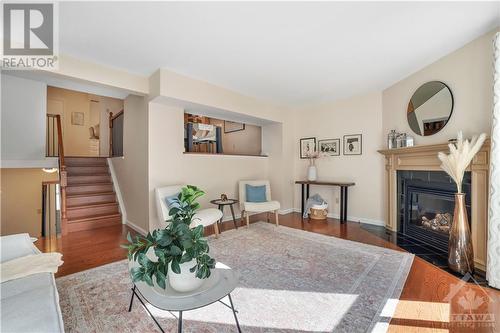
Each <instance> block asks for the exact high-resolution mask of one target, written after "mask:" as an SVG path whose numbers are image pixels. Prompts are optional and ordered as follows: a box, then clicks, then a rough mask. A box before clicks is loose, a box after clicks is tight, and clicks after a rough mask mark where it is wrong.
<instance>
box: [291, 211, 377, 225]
mask: <svg viewBox="0 0 500 333" xmlns="http://www.w3.org/2000/svg"><path fill="white" fill-rule="evenodd" d="M293 211H294V212H295V213H300V212H301V210H300V208H294V209H293ZM327 217H329V218H332V219H339V218H340V214H338V213H328V215H327ZM347 220H348V221H350V222H358V223H365V224H372V225H377V226H381V227H385V222H384V221H380V220H375V219H370V218H366V217H357V216H351V215H348V216H347Z"/></svg>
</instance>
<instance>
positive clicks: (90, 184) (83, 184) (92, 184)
mask: <svg viewBox="0 0 500 333" xmlns="http://www.w3.org/2000/svg"><path fill="white" fill-rule="evenodd" d="M95 185H113V183H112V182H93V183H78V184H68V185H67V186H66V187H78V186H95Z"/></svg>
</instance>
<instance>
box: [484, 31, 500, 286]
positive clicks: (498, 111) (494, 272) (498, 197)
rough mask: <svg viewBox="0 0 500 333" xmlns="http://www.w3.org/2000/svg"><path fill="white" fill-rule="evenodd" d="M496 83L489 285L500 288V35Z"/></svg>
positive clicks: (496, 48)
mask: <svg viewBox="0 0 500 333" xmlns="http://www.w3.org/2000/svg"><path fill="white" fill-rule="evenodd" d="M493 49H494V51H493V52H494V59H495V62H494V81H493V94H494V97H493V114H492V121H491V124H492V125H491V152H490V200H489V214H488V215H489V219H488V261H487V266H486V279H487V280H488V284H489V285H490V286H492V287H495V288H500V33H498V32H497V33H496V35H495V38H494V41H493Z"/></svg>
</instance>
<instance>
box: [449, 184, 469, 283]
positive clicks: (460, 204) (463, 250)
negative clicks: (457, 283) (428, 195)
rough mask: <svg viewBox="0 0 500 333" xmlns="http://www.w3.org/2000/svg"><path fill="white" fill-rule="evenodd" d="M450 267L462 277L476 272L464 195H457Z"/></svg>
mask: <svg viewBox="0 0 500 333" xmlns="http://www.w3.org/2000/svg"><path fill="white" fill-rule="evenodd" d="M448 267H449V268H450V269H451V270H452V271H454V272H457V273H460V274H462V275H465V274H466V273H472V272H474V251H473V249H472V238H471V232H470V228H469V220H468V218H467V209H466V207H465V194H464V193H457V194H455V211H454V213H453V224H452V226H451V230H450V239H449V242H448Z"/></svg>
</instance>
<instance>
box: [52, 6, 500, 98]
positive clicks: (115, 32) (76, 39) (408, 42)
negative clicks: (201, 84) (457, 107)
mask: <svg viewBox="0 0 500 333" xmlns="http://www.w3.org/2000/svg"><path fill="white" fill-rule="evenodd" d="M59 12H60V20H59V33H60V41H59V43H60V52H61V53H63V54H68V55H72V56H75V57H78V58H81V59H86V60H89V61H93V62H97V63H100V64H104V65H108V66H112V67H115V68H121V69H125V70H127V71H130V72H134V73H139V74H143V75H150V74H151V73H152V72H154V71H155V70H156V69H158V68H168V69H171V70H173V71H175V72H178V73H181V74H185V75H187V76H190V77H193V78H197V79H201V80H205V81H208V82H211V83H214V84H217V85H220V86H222V87H226V88H229V89H232V90H235V91H238V92H240V93H243V94H245V95H249V96H254V97H257V98H261V99H265V100H269V101H272V102H274V103H276V104H281V105H288V106H301V105H302V106H303V105H306V104H309V103H318V102H323V101H327V100H328V101H329V100H335V99H339V98H345V97H349V96H353V95H356V94H361V93H365V92H369V91H374V90H381V89H384V88H386V87H388V86H390V85H392V84H393V83H395V82H397V81H398V80H400V79H402V78H404V77H406V76H407V75H409V74H411V73H413V72H415V71H417V70H419V69H420V68H422V67H425V66H426V65H428V64H430V63H432V62H434V61H436V60H437V59H439V58H440V57H442V56H444V55H446V54H448V53H450V52H452V51H454V50H456V49H458V48H460V47H461V46H463V45H465V44H466V43H467V42H469V41H471V40H473V39H474V38H477V37H479V36H481V35H482V34H484V33H486V32H488V31H491V30H492V29H494V28H495V27H496V26H498V25H499V23H500V3H499V2H482V3H481V2H439V3H434V2H411V3H409V2H406V3H403V2H383V3H377V2H364V3H363V2H316V3H306V2H291V3H286V2H268V3H265V2H253V3H250V2H217V3H209V2H203V3H193V2H191V3H182V2H169V3H166V2H147V3H145V2H141V3H139V2H125V3H118V2H86V3H84V2H60V5H59Z"/></svg>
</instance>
